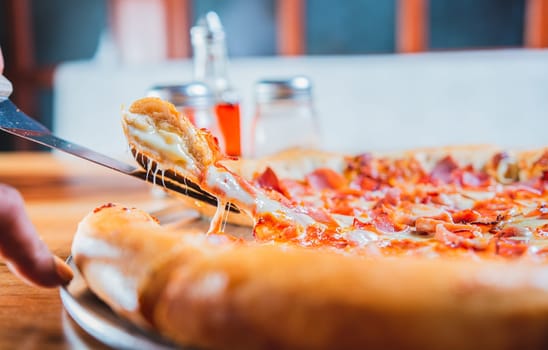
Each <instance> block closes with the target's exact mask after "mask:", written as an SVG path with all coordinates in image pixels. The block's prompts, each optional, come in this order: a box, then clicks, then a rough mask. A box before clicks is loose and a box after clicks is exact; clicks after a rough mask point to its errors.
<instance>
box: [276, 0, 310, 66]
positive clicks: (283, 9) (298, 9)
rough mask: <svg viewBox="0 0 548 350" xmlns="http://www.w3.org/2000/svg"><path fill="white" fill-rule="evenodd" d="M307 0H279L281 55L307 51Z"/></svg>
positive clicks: (278, 34)
mask: <svg viewBox="0 0 548 350" xmlns="http://www.w3.org/2000/svg"><path fill="white" fill-rule="evenodd" d="M305 6H306V4H305V0H277V1H276V22H277V23H276V25H277V38H276V41H277V50H278V54H279V55H284V56H296V55H303V54H304V53H305V50H306V47H305V34H304V33H305V9H306V8H305Z"/></svg>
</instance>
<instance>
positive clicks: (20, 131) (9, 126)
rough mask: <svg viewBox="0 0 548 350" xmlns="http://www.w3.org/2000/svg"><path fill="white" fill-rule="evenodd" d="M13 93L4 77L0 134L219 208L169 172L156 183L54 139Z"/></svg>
mask: <svg viewBox="0 0 548 350" xmlns="http://www.w3.org/2000/svg"><path fill="white" fill-rule="evenodd" d="M12 91H13V88H12V85H11V83H10V81H9V80H8V79H6V78H5V77H4V76H2V75H0V130H3V131H5V132H7V133H10V134H13V135H16V136H19V137H22V138H24V139H26V140H30V141H32V142H36V143H38V144H41V145H44V146H47V147H50V148H53V149H56V150H60V151H63V152H65V153H69V154H72V155H74V156H76V157H79V158H82V159H85V160H88V161H90V162H93V163H95V164H99V165H102V166H104V167H107V168H110V169H112V170H116V171H118V172H120V173H123V174H126V175H130V176H133V177H136V178H139V179H141V180H144V181H147V182H150V183H154V184H158V185H161V186H164V187H165V188H167V189H168V190H171V191H175V192H177V193H180V194H183V195H185V196H188V197H191V198H194V199H196V200H199V201H201V202H204V203H207V204H210V205H213V206H216V205H217V199H216V198H215V197H214V196H212V195H211V194H209V193H207V192H205V191H204V190H202V189H201V188H200V187H199V186H198V185H196V184H195V183H193V182H192V181H190V180H188V179H185V178H182V177H180V176H175V175H171V174H169V173H168V172H166V173H165V176H164V178H163V179H162V180H161V181H156V179H155V178H154V176H150V172H147V171H145V170H143V169H141V168H137V167H134V166H132V165H129V164H126V163H124V162H121V161H119V160H116V159H114V158H111V157H108V156H106V155H104V154H101V153H98V152H95V151H93V150H91V149H89V148H86V147H83V146H80V145H77V144H75V143H72V142H70V141H66V140H63V139H61V138H59V137H57V136H55V135H53V134H52V133H51V131H50V130H49V129H48V128H46V127H45V126H44V125H42V124H40V123H39V122H37V121H36V120H34V119H32V118H31V117H29V116H27V115H26V114H25V113H23V112H22V111H21V110H20V109H19V108H17V106H15V105H14V104H13V103H12V102H11V101H10V100H9V99H8V98H9V96H10V95H11V93H12ZM230 210H232V211H234V212H239V210H238V209H237V208H235V207H234V206H230Z"/></svg>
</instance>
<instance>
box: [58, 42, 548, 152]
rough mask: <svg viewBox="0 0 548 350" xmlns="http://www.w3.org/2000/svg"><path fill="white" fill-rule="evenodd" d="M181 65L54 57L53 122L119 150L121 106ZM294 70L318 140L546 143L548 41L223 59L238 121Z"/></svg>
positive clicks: (185, 74) (180, 71)
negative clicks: (475, 48) (309, 83)
mask: <svg viewBox="0 0 548 350" xmlns="http://www.w3.org/2000/svg"><path fill="white" fill-rule="evenodd" d="M191 69H192V66H191V62H189V61H181V62H170V63H166V64H162V65H148V66H126V67H121V66H114V65H101V64H98V63H94V62H75V63H67V64H64V65H62V66H60V67H59V69H58V70H57V72H56V76H55V103H54V108H55V111H54V123H55V125H54V131H55V132H56V133H57V134H58V135H59V136H61V137H64V138H66V139H69V140H72V141H75V142H78V143H80V144H82V145H85V146H88V147H91V148H94V149H96V150H99V151H101V152H104V153H107V154H110V155H113V156H116V157H118V156H120V155H123V154H124V152H125V149H126V148H125V141H124V139H123V135H122V131H121V128H120V122H119V120H120V110H121V108H122V106H123V105H128V104H130V103H131V102H132V101H133V100H135V99H137V98H140V97H142V96H144V94H145V91H146V90H147V88H148V87H150V86H152V85H154V84H163V83H181V82H188V81H190V80H191V78H192V77H191V72H192V70H191ZM296 74H305V75H307V76H309V77H310V78H312V80H313V82H314V85H315V90H314V94H315V102H316V109H317V111H318V114H319V118H320V125H321V127H322V134H323V135H322V136H323V140H324V144H325V148H327V149H331V150H343V151H353V152H358V151H363V150H367V149H398V148H409V147H417V146H431V145H446V144H461V143H494V144H498V145H501V146H506V147H520V148H523V147H536V146H541V145H548V50H542V51H526V50H494V51H479V52H458V53H428V54H419V55H370V56H345V57H318V56H312V57H301V58H278V57H268V58H248V59H238V60H233V61H232V62H231V65H230V75H231V78H232V80H233V82H234V85H235V87H236V88H237V89H238V90H239V91H241V92H242V94H243V96H244V100H243V103H244V114H245V118H246V119H245V121H244V127H246V126H247V125H248V120H249V117H250V114H251V111H252V109H253V106H252V103H253V100H252V94H251V93H252V87H253V83H254V82H255V81H257V80H258V79H261V78H266V77H284V76H291V75H296Z"/></svg>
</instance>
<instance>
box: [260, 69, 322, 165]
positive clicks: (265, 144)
mask: <svg viewBox="0 0 548 350" xmlns="http://www.w3.org/2000/svg"><path fill="white" fill-rule="evenodd" d="M255 102H256V106H255V115H254V119H253V123H252V130H251V138H252V139H251V156H254V157H259V156H264V155H268V154H272V153H275V152H278V151H281V150H283V149H286V148H291V147H304V148H317V147H319V146H320V133H319V127H318V121H317V118H316V115H315V111H314V106H313V99H312V83H311V82H310V80H309V79H308V78H306V77H304V76H296V77H293V78H290V79H279V80H274V79H272V80H271V79H269V80H261V81H259V82H257V83H256V84H255Z"/></svg>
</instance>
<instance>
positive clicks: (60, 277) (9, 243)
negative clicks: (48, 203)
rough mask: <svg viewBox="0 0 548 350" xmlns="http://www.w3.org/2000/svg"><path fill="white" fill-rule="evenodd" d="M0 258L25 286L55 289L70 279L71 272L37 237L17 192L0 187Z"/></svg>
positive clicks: (3, 186) (9, 188)
mask: <svg viewBox="0 0 548 350" xmlns="http://www.w3.org/2000/svg"><path fill="white" fill-rule="evenodd" d="M0 256H1V257H2V258H3V259H4V260H5V261H6V265H7V266H8V268H10V270H11V271H13V272H14V273H15V274H16V275H17V276H19V277H20V278H21V279H23V280H25V281H26V282H28V283H31V284H34V285H38V286H42V287H55V286H58V285H62V284H66V283H68V282H69V281H70V280H71V279H72V271H71V269H70V268H69V267H68V265H66V264H65V263H64V262H63V261H62V260H61V259H59V258H58V257H55V256H54V255H53V254H52V253H51V252H50V251H49V249H48V247H47V246H46V244H45V243H44V242H43V241H42V240H41V239H40V238H39V236H38V234H37V233H36V230H35V228H34V226H33V225H32V223H31V222H30V219H29V218H28V216H27V213H26V212H25V207H24V202H23V198H22V197H21V195H20V194H19V192H18V191H17V190H15V189H14V188H12V187H9V186H6V185H2V184H0Z"/></svg>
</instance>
